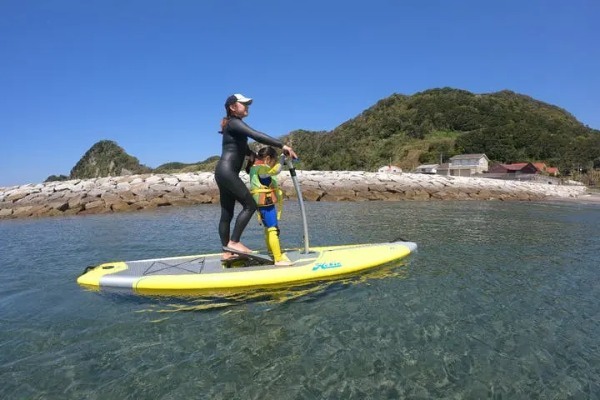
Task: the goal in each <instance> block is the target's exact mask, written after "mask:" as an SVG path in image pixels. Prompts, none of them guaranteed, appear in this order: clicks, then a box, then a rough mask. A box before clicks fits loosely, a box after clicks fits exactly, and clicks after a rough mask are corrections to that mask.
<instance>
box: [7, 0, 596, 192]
mask: <svg viewBox="0 0 600 400" xmlns="http://www.w3.org/2000/svg"><path fill="white" fill-rule="evenodd" d="M599 20H600V2H598V1H596V0H571V1H567V0H565V1H553V0H547V1H537V0H533V1H522V0H519V1H513V0H503V1H460V0H457V1H450V0H446V1H442V0H440V1H427V0H413V1H398V0H395V1H393V0H388V1H384V0H370V1H323V0H320V1H313V0H303V1H284V0H271V1H269V0H262V1H261V0H255V1H248V0H246V1H238V0H230V1H222V0H214V1H212V0H203V1H199V0H176V1H166V0H164V1H158V0H135V1H128V0H103V1H98V0H86V1H80V0H72V1H67V0H47V1H46V0H36V1H32V0H1V1H0V186H10V185H18V184H26V183H38V182H42V181H43V180H44V179H46V178H47V177H48V176H49V175H52V174H57V175H58V174H65V175H68V174H69V172H70V170H71V168H72V167H73V166H74V165H75V164H76V163H77V161H79V159H80V158H81V157H82V156H83V154H84V153H85V152H86V151H87V150H88V149H89V148H90V147H91V146H92V145H93V144H94V143H96V142H97V141H99V140H102V139H109V140H114V141H116V142H117V143H118V144H119V145H120V146H122V147H123V148H124V149H125V150H126V151H127V152H128V153H129V154H131V155H133V156H136V157H137V158H138V159H139V160H140V162H141V163H143V164H146V165H148V166H150V167H157V166H159V165H160V164H163V163H166V162H171V161H180V162H197V161H202V160H204V159H206V158H207V157H210V156H212V155H218V154H219V153H220V140H221V136H220V135H219V134H218V133H217V131H218V124H219V122H220V119H221V117H222V116H223V112H224V108H223V103H224V101H225V98H226V97H227V96H228V95H229V94H232V93H237V92H240V93H243V94H244V95H246V96H249V97H253V98H254V99H255V102H254V104H253V106H252V108H251V109H250V116H249V117H248V118H247V119H246V121H247V122H248V123H249V124H250V125H251V126H253V127H254V128H256V129H258V130H261V131H263V132H266V133H268V134H270V135H272V136H281V135H284V134H286V133H288V132H290V131H292V130H294V129H309V130H331V129H333V128H335V127H336V126H338V125H339V124H341V123H343V122H345V121H347V120H348V119H350V118H353V117H355V116H357V115H358V114H360V113H361V112H362V111H363V110H365V109H366V108H368V107H370V106H372V105H373V104H375V103H376V102H377V101H378V100H380V99H382V98H385V97H387V96H389V95H391V94H393V93H402V94H407V95H410V94H414V93H416V92H420V91H423V90H427V89H431V88H435V87H446V86H449V87H454V88H460V89H465V90H468V91H471V92H474V93H489V92H495V91H498V90H503V89H509V90H513V91H515V92H519V93H522V94H526V95H529V96H532V97H534V98H536V99H539V100H541V101H544V102H548V103H551V104H554V105H557V106H559V107H562V108H564V109H566V110H567V111H569V112H570V113H572V114H573V115H574V116H575V117H576V118H577V119H578V120H579V121H581V122H582V123H584V124H586V125H588V126H590V127H592V128H595V129H600V74H599V72H598V71H600V46H599V45H598V43H600V24H599V23H598V21H599ZM300 157H302V155H301V154H300Z"/></svg>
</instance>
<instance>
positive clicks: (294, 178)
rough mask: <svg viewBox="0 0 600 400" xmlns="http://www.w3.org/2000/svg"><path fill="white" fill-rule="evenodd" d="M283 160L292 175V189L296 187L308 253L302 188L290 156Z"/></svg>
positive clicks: (307, 246)
mask: <svg viewBox="0 0 600 400" xmlns="http://www.w3.org/2000/svg"><path fill="white" fill-rule="evenodd" d="M285 162H286V164H287V166H288V168H289V170H290V176H291V177H292V182H293V183H294V189H296V195H297V196H298V204H300V214H302V226H303V228H304V254H308V253H309V252H310V249H309V245H308V223H307V222H306V210H305V209H304V199H303V198H302V190H300V183H298V177H297V176H296V168H294V164H293V163H292V159H291V158H290V157H286V158H285Z"/></svg>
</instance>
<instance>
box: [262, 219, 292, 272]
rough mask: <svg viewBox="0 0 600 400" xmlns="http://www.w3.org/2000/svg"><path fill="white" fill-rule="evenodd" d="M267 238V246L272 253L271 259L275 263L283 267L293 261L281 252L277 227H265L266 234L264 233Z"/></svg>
mask: <svg viewBox="0 0 600 400" xmlns="http://www.w3.org/2000/svg"><path fill="white" fill-rule="evenodd" d="M265 237H266V240H267V248H268V249H269V251H270V252H271V253H272V254H273V260H275V265H277V266H281V267H285V266H290V265H292V264H293V263H292V262H291V261H290V259H289V258H287V256H286V255H285V254H281V246H280V244H279V232H278V229H277V228H275V227H273V228H267V234H266V235H265Z"/></svg>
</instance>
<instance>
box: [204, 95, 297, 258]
mask: <svg viewBox="0 0 600 400" xmlns="http://www.w3.org/2000/svg"><path fill="white" fill-rule="evenodd" d="M250 104H252V99H251V98H248V97H245V96H243V95H241V94H239V93H238V94H234V95H231V96H229V97H228V98H227V100H226V101H225V110H226V112H227V115H226V116H225V118H223V120H222V121H221V133H222V134H223V147H222V151H221V159H220V160H219V162H218V163H217V166H216V168H215V180H216V181H217V186H218V187H219V193H220V196H221V219H220V221H219V236H220V237H221V244H222V245H223V250H224V251H225V252H224V253H223V259H224V260H229V259H231V258H233V257H236V254H235V253H234V252H231V251H228V250H235V251H236V252H242V253H249V252H250V251H251V250H250V249H249V248H248V247H246V246H245V245H244V244H242V243H241V242H240V238H241V236H242V232H243V231H244V229H245V228H246V225H248V222H249V221H250V219H251V218H252V214H254V212H255V211H256V203H255V202H254V199H253V198H252V194H250V191H249V190H248V188H247V187H246V185H245V184H244V182H243V181H242V180H241V179H240V176H239V174H240V171H241V169H242V166H243V163H244V158H245V157H246V156H251V155H252V156H253V155H254V153H253V152H252V151H251V150H250V148H249V147H248V138H252V139H254V140H256V141H257V142H260V143H262V144H266V145H269V146H273V147H277V148H280V149H282V150H283V152H284V153H286V154H288V155H289V156H290V157H292V158H297V155H296V153H294V150H292V148H291V147H290V146H287V145H284V144H283V142H281V141H280V140H278V139H275V138H273V137H271V136H269V135H267V134H265V133H262V132H258V131H256V130H254V129H252V128H250V127H249V126H248V125H246V123H244V122H243V121H242V119H243V118H245V117H247V116H248V108H249V107H250ZM236 201H238V202H239V203H240V204H241V205H242V211H240V213H239V215H238V216H237V219H236V221H235V225H234V227H233V232H230V229H231V220H232V219H233V211H234V207H235V202H236Z"/></svg>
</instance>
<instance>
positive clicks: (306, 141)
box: [287, 88, 600, 170]
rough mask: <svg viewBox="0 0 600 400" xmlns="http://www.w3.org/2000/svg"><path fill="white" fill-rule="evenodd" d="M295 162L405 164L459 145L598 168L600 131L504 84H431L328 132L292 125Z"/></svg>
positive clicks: (511, 157)
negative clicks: (476, 88) (484, 90)
mask: <svg viewBox="0 0 600 400" xmlns="http://www.w3.org/2000/svg"><path fill="white" fill-rule="evenodd" d="M287 140H291V141H292V143H293V147H294V150H296V151H297V152H298V153H299V154H300V155H301V158H302V168H306V169H318V170H341V169H348V170H375V169H377V168H378V167H379V166H381V165H385V164H388V163H390V162H391V163H392V164H396V165H399V166H401V167H402V168H405V169H413V168H414V167H416V166H417V165H418V164H422V163H431V162H439V160H440V158H442V159H443V160H444V161H447V159H448V158H449V157H451V156H453V155H456V154H461V153H485V154H486V155H487V156H488V157H489V158H490V159H491V160H494V161H498V162H516V161H544V162H547V163H548V164H550V165H553V166H558V167H559V168H561V170H569V169H571V168H573V167H575V166H577V165H585V167H586V168H593V167H595V168H600V132H599V131H597V130H593V129H590V128H588V127H586V126H584V125H583V124H581V123H580V122H578V121H577V120H576V119H575V118H574V117H573V116H572V115H571V114H569V113H568V112H566V111H565V110H563V109H560V108H558V107H556V106H553V105H550V104H546V103H543V102H540V101H537V100H535V99H533V98H531V97H528V96H524V95H520V94H517V93H514V92H510V91H501V92H497V93H491V94H481V95H478V94H473V93H470V92H467V91H464V90H458V89H451V88H443V89H432V90H427V91H424V92H421V93H416V94H414V95H412V96H405V95H400V94H394V95H392V96H390V97H387V98H385V99H383V100H380V101H379V102H377V104H375V105H374V106H372V107H370V108H369V109H367V110H365V111H364V112H363V113H361V114H360V115H359V116H357V117H356V118H353V119H351V120H349V121H347V122H345V123H343V124H342V125H340V126H338V127H337V128H335V129H334V130H333V131H331V132H309V131H304V130H298V131H294V132H291V133H290V134H289V135H288V137H287Z"/></svg>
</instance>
